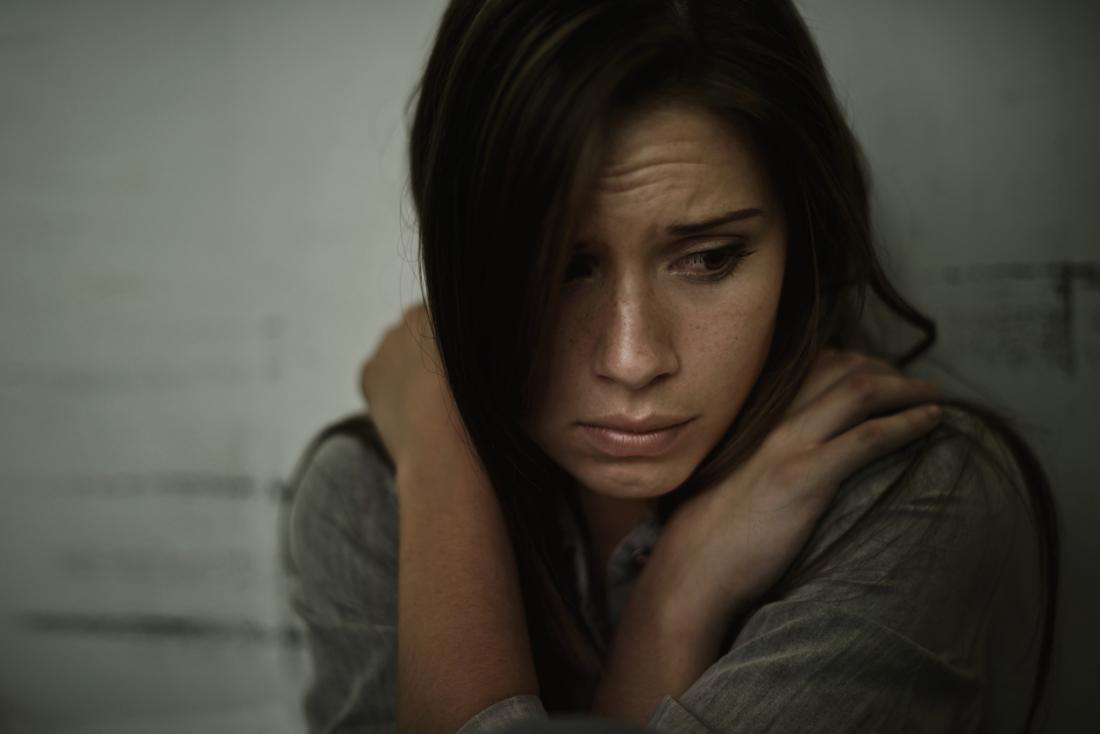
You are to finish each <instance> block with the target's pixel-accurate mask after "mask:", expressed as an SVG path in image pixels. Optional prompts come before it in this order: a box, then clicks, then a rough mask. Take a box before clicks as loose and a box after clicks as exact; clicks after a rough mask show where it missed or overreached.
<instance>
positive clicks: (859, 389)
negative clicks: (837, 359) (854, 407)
mask: <svg viewBox="0 0 1100 734" xmlns="http://www.w3.org/2000/svg"><path fill="white" fill-rule="evenodd" d="M847 382H848V385H847V388H848V393H849V395H851V396H852V400H853V401H854V402H856V403H857V404H858V405H860V406H867V405H869V404H870V403H872V402H873V401H874V399H875V396H876V395H877V391H878V383H877V381H876V380H875V377H874V375H871V374H869V373H867V372H857V373H855V374H853V375H851V376H849V378H848V381H847Z"/></svg>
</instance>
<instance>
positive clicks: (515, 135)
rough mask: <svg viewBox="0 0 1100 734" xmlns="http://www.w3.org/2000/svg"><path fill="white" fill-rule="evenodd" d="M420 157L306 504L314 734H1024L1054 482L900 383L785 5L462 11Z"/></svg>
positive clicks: (842, 136)
mask: <svg viewBox="0 0 1100 734" xmlns="http://www.w3.org/2000/svg"><path fill="white" fill-rule="evenodd" d="M410 163H411V182H412V192H413V198H414V201H415V204H416V209H417V214H418V219H419V224H420V239H421V258H422V264H423V273H424V279H425V286H426V295H427V303H428V309H427V310H418V309H414V310H411V311H410V312H409V313H407V314H406V316H405V319H404V320H403V322H402V324H399V325H398V327H396V328H395V329H393V330H391V332H390V333H389V334H388V335H387V336H386V338H385V339H384V340H383V342H382V344H381V345H380V347H379V348H378V349H377V350H376V352H375V353H374V354H373V355H372V357H371V358H370V359H369V360H368V362H367V364H366V365H365V367H364V369H363V373H362V386H363V392H364V395H365V397H366V399H367V402H368V404H369V408H370V419H367V418H365V417H359V418H355V419H352V420H351V421H349V422H346V423H344V424H339V425H337V426H335V427H334V428H333V429H331V430H329V431H326V432H324V433H323V434H322V435H321V436H320V437H319V439H318V440H317V441H316V442H315V443H314V445H313V447H312V448H311V450H310V451H308V452H307V454H306V457H305V459H304V460H303V462H302V465H301V469H300V472H299V476H298V478H297V479H296V481H295V482H294V484H295V487H296V496H295V501H294V505H293V511H292V514H291V518H290V546H289V549H290V554H291V558H292V561H293V567H294V572H295V578H296V579H297V581H298V584H299V585H298V588H297V590H296V601H297V605H298V609H299V611H300V613H301V615H302V617H303V618H304V620H305V621H306V623H307V625H308V627H309V631H310V641H311V645H312V646H313V651H314V662H315V667H316V670H315V680H314V683H313V686H312V688H311V690H310V693H309V697H308V700H307V715H308V718H309V719H310V721H311V725H312V726H313V727H314V728H315V730H317V731H332V730H337V729H339V730H355V731H359V730H362V731H377V730H390V729H391V728H393V727H394V726H395V725H399V726H400V728H401V730H402V731H406V730H407V731H455V730H460V731H462V732H463V733H464V734H465V733H466V732H472V731H491V730H499V729H500V728H503V727H506V726H508V725H510V724H513V723H522V722H535V721H538V720H539V719H545V717H546V715H547V712H552V713H553V712H560V713H564V712H573V713H580V712H590V713H591V714H593V715H596V716H600V717H602V718H604V719H616V720H619V721H620V722H630V723H633V724H636V725H648V726H649V727H650V728H652V729H656V730H658V731H727V730H736V731H739V732H742V731H743V732H752V731H763V730H775V731H805V730H844V731H852V730H860V731H863V730H883V729H886V730H894V729H906V730H914V731H918V730H919V731H943V730H952V731H954V730H966V731H971V730H989V731H1009V730H1020V729H1024V728H1027V727H1030V726H1031V725H1032V724H1033V723H1034V722H1035V718H1036V713H1037V711H1038V705H1039V703H1040V700H1041V697H1042V693H1043V685H1044V680H1045V675H1046V669H1047V667H1048V665H1049V651H1050V646H1051V639H1052V634H1053V620H1054V599H1055V595H1056V582H1057V533H1056V528H1055V521H1054V511H1053V506H1052V501H1051V497H1050V492H1049V486H1048V484H1047V481H1046V479H1045V477H1044V475H1043V473H1042V470H1041V468H1040V467H1039V465H1038V463H1037V462H1036V461H1035V459H1034V457H1033V455H1032V454H1031V452H1030V451H1029V450H1028V448H1027V447H1026V446H1025V445H1024V444H1023V443H1022V442H1021V441H1020V440H1019V439H1018V438H1017V437H1016V436H1015V434H1014V433H1013V432H1012V431H1010V430H1009V429H1008V428H1007V426H1006V425H1005V423H1004V421H1002V420H1000V419H999V418H997V417H995V416H993V415H992V414H990V413H989V412H988V411H986V410H984V409H981V408H979V407H977V406H973V405H969V404H965V403H963V402H961V401H958V400H950V399H946V398H945V397H944V396H942V395H939V393H938V392H937V390H936V388H935V387H934V386H933V385H930V384H929V383H927V382H924V381H921V380H916V379H913V378H911V377H908V376H906V375H905V374H903V373H902V372H901V371H900V369H899V368H900V367H903V366H904V365H906V364H908V363H909V362H910V361H911V360H912V359H914V358H915V357H916V356H918V355H919V354H920V353H921V352H923V351H924V350H925V349H927V348H928V347H929V346H930V344H931V342H932V339H933V335H934V327H933V325H932V323H931V322H929V321H928V320H927V319H926V318H924V317H923V316H921V315H920V314H919V313H918V312H916V311H915V310H914V309H913V308H912V307H911V306H910V305H909V304H908V303H907V302H906V301H905V300H903V299H902V298H901V296H899V295H898V294H897V293H896V292H895V290H894V289H893V288H892V287H891V286H890V284H889V282H888V281H887V280H886V278H885V276H884V275H883V273H882V271H881V269H880V268H879V266H878V264H877V261H876V258H875V253H874V249H873V247H872V242H871V236H870V224H869V218H868V206H867V188H866V184H865V175H864V172H863V167H862V165H861V160H860V157H859V154H858V148H857V145H856V142H855V140H854V139H853V137H852V135H851V132H850V130H849V128H848V126H847V125H846V123H845V121H844V119H843V116H842V115H841V113H840V111H839V109H838V106H837V103H836V100H835V98H834V96H833V93H832V91H831V89H830V86H829V84H828V80H827V77H826V74H825V71H824V69H823V67H822V64H821V60H820V57H819V54H818V52H817V50H816V48H815V46H814V44H813V42H812V40H811V38H810V36H809V34H808V31H807V29H806V27H805V25H804V24H803V22H802V20H801V19H800V18H799V16H798V14H797V12H796V11H795V9H794V8H793V6H792V5H791V4H790V3H788V2H779V1H774V0H772V1H770V2H748V1H747V2H736V3H734V2H727V1H725V0H710V1H707V2H704V1H703V0H585V1H583V2H581V1H576V2H567V1H564V0H557V1H554V2H546V1H545V0H513V1H510V2H505V1H502V0H453V2H452V3H451V4H450V6H449V7H448V8H447V10H446V12H445V15H444V17H443V20H442V24H441V27H440V29H439V33H438V36H437V38H436V40H435V45H434V47H433V50H432V53H431V56H430V59H429V61H428V65H427V68H426V70H425V72H424V76H423V78H422V80H421V83H420V86H419V89H418V96H417V101H416V111H415V117H414V120H413V125H412V130H411V150H410ZM868 288H869V289H870V290H871V292H872V293H873V294H874V295H875V296H876V297H877V298H878V299H880V301H881V302H882V303H884V304H885V305H886V306H887V307H888V308H889V309H890V310H892V311H893V312H894V313H895V314H897V315H898V316H900V317H902V318H903V319H905V320H907V321H909V322H910V323H912V324H915V325H916V326H918V327H920V328H921V329H922V330H924V332H925V338H924V340H923V341H922V342H921V343H920V344H918V345H916V346H915V347H914V348H912V349H911V350H909V351H908V352H907V353H905V354H903V355H900V356H897V355H895V356H891V355H888V354H887V353H886V352H885V350H884V349H883V348H882V347H881V346H880V345H879V344H878V343H877V342H876V341H875V339H873V338H872V330H871V329H870V328H869V324H867V323H866V322H865V319H864V318H863V303H864V298H865V294H866V291H867V290H868ZM429 313H430V315H429ZM437 350H438V351H437ZM444 375H445V377H444ZM937 403H938V404H940V405H943V406H944V407H945V408H946V409H943V408H940V407H938V406H937V405H936V404H937ZM353 435H354V436H359V437H360V438H362V439H363V440H362V441H361V442H358V443H357V442H356V441H354V440H352V438H350V436H353ZM398 508H400V512H398ZM398 560H399V561H400V563H398Z"/></svg>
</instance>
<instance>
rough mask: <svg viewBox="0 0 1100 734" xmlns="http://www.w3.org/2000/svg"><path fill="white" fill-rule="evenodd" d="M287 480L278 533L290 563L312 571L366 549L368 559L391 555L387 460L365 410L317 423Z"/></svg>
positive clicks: (393, 520) (392, 499)
mask: <svg viewBox="0 0 1100 734" xmlns="http://www.w3.org/2000/svg"><path fill="white" fill-rule="evenodd" d="M289 485H290V486H289V492H290V498H289V506H290V509H289V516H288V521H287V538H286V541H287V546H288V548H287V549H288V552H289V561H290V563H291V566H292V569H293V570H294V571H297V572H300V573H302V574H304V575H309V574H319V573H321V572H322V571H323V570H325V569H330V570H331V569H332V568H333V567H334V566H347V565H349V563H351V562H352V561H353V559H356V558H363V559H364V560H366V558H367V556H369V557H370V560H371V561H372V562H378V561H383V562H387V563H392V564H395V563H396V554H397V495H396V489H395V484H394V477H393V471H392V463H391V462H390V459H389V456H388V455H387V454H386V452H385V448H384V447H383V446H382V443H381V441H380V440H379V439H378V437H377V431H376V429H375V428H374V424H373V422H372V421H371V419H370V417H369V416H368V415H366V414H357V415H353V416H350V417H348V418H345V419H342V420H340V421H337V422H334V423H332V424H330V425H329V426H327V427H325V428H324V429H323V430H321V431H320V432H319V433H318V434H317V435H316V436H315V437H314V439H313V440H312V441H311V442H310V444H309V446H308V447H307V448H306V449H305V451H304V452H303V455H302V457H301V459H300V460H299V462H298V466H297V468H296V469H295V471H294V475H293V477H292V478H291V480H290V483H289Z"/></svg>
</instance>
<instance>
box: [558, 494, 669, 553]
mask: <svg viewBox="0 0 1100 734" xmlns="http://www.w3.org/2000/svg"><path fill="white" fill-rule="evenodd" d="M577 492H578V494H579V499H580V505H581V512H582V513H583V514H584V518H585V522H586V523H587V524H588V532H589V534H590V536H591V540H592V545H593V548H592V550H593V553H594V554H595V556H596V559H597V560H598V566H597V568H600V569H605V568H606V567H607V560H608V558H609V557H610V556H611V552H612V551H613V550H615V546H617V545H618V544H619V542H620V541H622V539H623V538H624V537H626V534H627V533H629V532H630V530H631V529H632V528H633V527H634V526H636V525H637V524H638V523H639V522H641V521H642V519H643V518H644V517H645V516H646V513H648V512H649V510H650V508H651V507H652V506H653V504H654V500H653V499H652V498H648V497H643V498H638V499H634V498H622V497H609V496H607V495H604V494H599V493H596V492H591V491H589V490H587V489H585V488H584V487H578V489H577Z"/></svg>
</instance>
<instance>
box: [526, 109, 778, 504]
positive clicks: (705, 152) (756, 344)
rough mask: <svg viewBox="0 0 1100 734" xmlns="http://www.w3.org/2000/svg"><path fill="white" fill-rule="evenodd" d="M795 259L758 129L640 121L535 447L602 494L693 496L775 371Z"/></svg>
mask: <svg viewBox="0 0 1100 734" xmlns="http://www.w3.org/2000/svg"><path fill="white" fill-rule="evenodd" d="M786 249H787V243H786V228H785V223H784V218H783V213H782V211H780V206H779V202H778V201H777V200H776V198H775V195H774V192H773V191H772V190H771V188H770V185H769V182H768V180H767V176H766V172H765V169H764V166H763V162H762V161H761V160H760V159H759V158H758V157H757V155H756V153H755V152H754V150H753V149H752V148H751V147H750V144H749V140H748V139H747V137H746V136H745V135H744V134H743V133H740V132H739V131H736V130H734V129H731V127H729V126H727V125H725V124H723V122H722V121H721V120H720V119H719V118H717V117H715V116H713V115H712V114H711V113H709V112H707V111H705V110H703V109H701V108H697V107H693V106H687V105H684V104H676V103H663V104H659V105H652V106H649V107H646V108H644V109H643V110H641V111H638V112H634V113H632V114H630V115H628V116H626V117H624V118H623V119H622V120H621V121H619V122H618V123H616V124H615V125H614V126H613V127H612V128H611V129H610V131H609V138H608V147H607V149H606V153H605V158H604V160H603V161H602V164H601V168H600V170H599V172H598V175H597V178H596V180H595V181H594V184H593V186H592V188H591V190H590V192H589V193H588V201H587V206H586V207H585V209H584V211H583V214H582V221H581V222H580V225H579V230H578V232H577V237H576V246H575V251H574V255H573V258H572V260H571V262H570V264H569V267H568V271H567V274H566V283H565V286H564V290H563V298H562V306H561V311H560V312H559V318H558V322H557V325H556V327H555V333H554V334H553V337H552V343H551V344H552V352H551V354H552V356H551V360H552V361H551V365H550V378H549V382H548V385H547V388H546V390H545V391H544V393H543V394H542V395H540V396H539V399H538V400H537V402H536V404H535V405H534V406H533V410H532V412H531V413H530V415H529V417H528V420H527V421H526V422H525V427H526V429H527V431H528V432H529V433H530V435H531V436H532V438H533V439H534V440H535V441H536V442H537V443H538V444H539V446H540V447H541V448H542V449H543V450H544V451H545V452H546V453H547V454H548V455H549V456H550V457H551V458H552V459H554V460H555V461H556V462H558V463H559V464H560V465H561V466H562V467H563V468H565V470H566V471H568V472H569V473H570V474H571V475H573V477H575V478H576V479H577V480H578V481H579V482H580V483H581V485H582V486H583V487H584V488H586V489H588V490H589V491H592V492H596V493H598V494H601V495H607V496H610V497H617V498H623V499H643V498H652V497H656V496H658V495H662V494H665V493H667V492H670V491H672V490H673V489H675V488H676V487H678V486H679V485H680V484H681V483H683V482H684V481H685V480H686V479H687V478H688V476H689V475H690V474H691V473H692V471H693V470H694V469H695V467H696V466H698V464H699V463H700V462H701V461H702V459H703V457H704V456H705V455H706V454H707V452H708V451H709V450H710V449H711V448H713V446H714V445H715V444H716V443H717V442H718V440H719V438H721V436H722V434H723V433H724V432H725V430H726V428H728V426H729V424H730V422H731V421H732V420H733V419H734V417H735V416H736V415H737V413H738V411H739V410H740V409H741V406H742V405H743V404H744V402H745V399H746V397H747V396H748V394H749V392H750V390H751V389H752V386H753V384H754V383H755V382H756V379H757V377H758V376H759V374H760V371H761V369H762V367H763V365H764V361H765V358H766V357H767V354H768V350H769V347H770V345H771V339H772V332H773V329H774V326H775V317H776V310H777V307H778V304H779V295H780V289H781V286H782V284H783V271H784V263H785V258H786Z"/></svg>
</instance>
